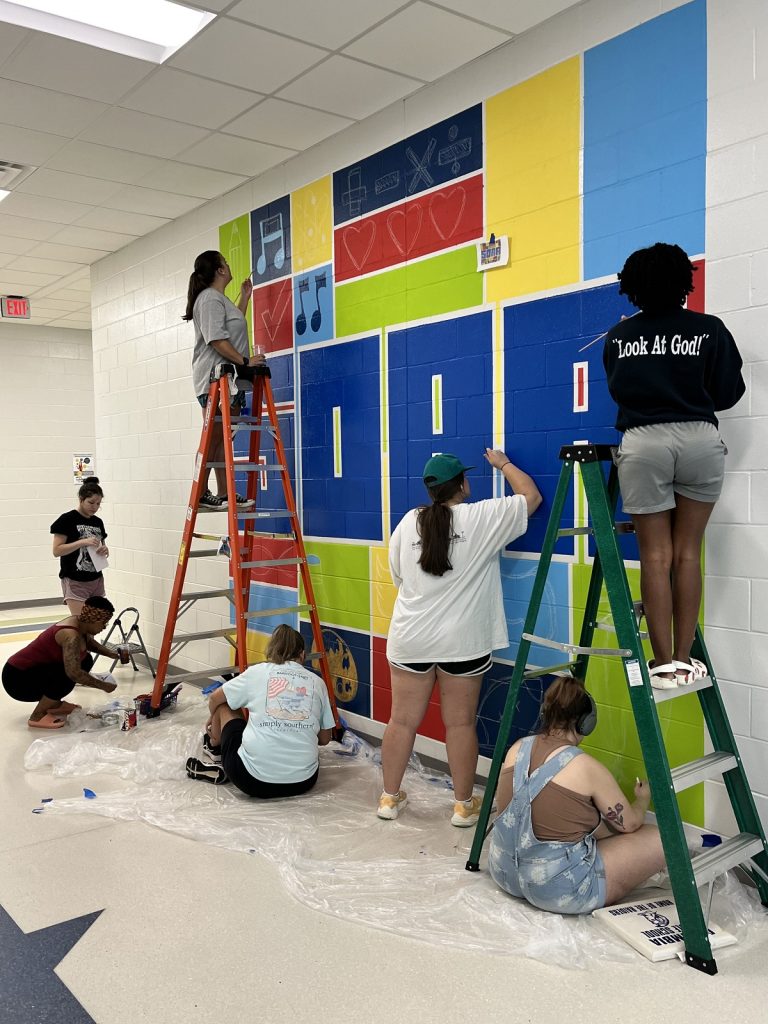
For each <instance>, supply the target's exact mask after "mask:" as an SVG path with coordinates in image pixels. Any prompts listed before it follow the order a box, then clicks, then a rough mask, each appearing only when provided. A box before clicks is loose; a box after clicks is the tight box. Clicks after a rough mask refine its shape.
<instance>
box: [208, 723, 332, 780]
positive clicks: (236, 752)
mask: <svg viewBox="0 0 768 1024" xmlns="http://www.w3.org/2000/svg"><path fill="white" fill-rule="evenodd" d="M246 724H247V723H246V721H245V719H244V718H233V719H232V721H231V722H227V724H226V725H225V726H224V728H223V729H222V730H221V767H222V768H223V769H224V771H225V772H226V773H227V776H228V778H229V780H230V782H234V784H235V785H236V786H237V788H238V789H239V790H240V791H241V792H242V793H245V795H246V796H257V797H259V799H260V800H271V799H273V798H274V797H281V796H299V794H300V793H306V792H307V791H308V790H310V789H312V787H313V786H314V784H315V783H316V782H317V776H318V774H319V771H320V769H319V768H318V769H316V771H315V774H314V775H312V776H311V778H309V779H304V781H303V782H262V781H261V780H260V779H257V778H255V777H254V776H253V775H251V773H250V772H249V771H248V769H247V768H246V767H245V765H244V764H243V761H242V758H241V757H240V746H241V745H242V742H243V733H244V732H245V726H246Z"/></svg>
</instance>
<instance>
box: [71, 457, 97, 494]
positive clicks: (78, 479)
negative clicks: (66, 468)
mask: <svg viewBox="0 0 768 1024" xmlns="http://www.w3.org/2000/svg"><path fill="white" fill-rule="evenodd" d="M72 475H73V477H74V479H75V485H76V486H77V487H79V486H80V484H81V483H82V482H83V480H85V479H86V478H87V477H89V476H96V460H95V459H94V457H93V456H92V455H73V456H72Z"/></svg>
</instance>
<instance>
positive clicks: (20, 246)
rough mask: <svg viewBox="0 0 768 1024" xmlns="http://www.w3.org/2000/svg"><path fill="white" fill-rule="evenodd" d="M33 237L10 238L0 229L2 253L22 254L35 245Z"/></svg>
mask: <svg viewBox="0 0 768 1024" xmlns="http://www.w3.org/2000/svg"><path fill="white" fill-rule="evenodd" d="M35 244H36V242H35V240H34V239H33V238H12V237H11V236H10V235H9V234H7V232H2V231H0V249H2V250H3V253H4V254H9V255H11V256H23V255H24V253H25V252H29V250H30V249H32V248H33V247H34V246H35Z"/></svg>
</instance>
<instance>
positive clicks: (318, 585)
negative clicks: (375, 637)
mask: <svg viewBox="0 0 768 1024" xmlns="http://www.w3.org/2000/svg"><path fill="white" fill-rule="evenodd" d="M306 548H307V554H308V555H316V556H317V557H318V558H319V559H320V564H319V565H310V570H309V571H310V573H311V575H312V587H313V589H314V592H315V601H316V602H317V609H318V612H319V615H320V618H321V620H322V621H323V622H333V623H335V624H336V625H337V626H350V627H351V628H352V629H359V630H362V631H364V632H366V633H369V632H370V631H371V586H370V569H369V558H368V548H367V547H364V546H362V545H359V544H333V543H329V542H325V541H307V542H306ZM302 600H303V595H302Z"/></svg>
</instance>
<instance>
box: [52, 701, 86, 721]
mask: <svg viewBox="0 0 768 1024" xmlns="http://www.w3.org/2000/svg"><path fill="white" fill-rule="evenodd" d="M81 710H82V707H81V705H80V704H70V703H69V701H68V700H63V701H62V702H61V707H58V708H56V709H55V710H53V711H51V712H49V714H52V715H53V716H54V717H58V716H59V715H71V714H72V712H73V711H81Z"/></svg>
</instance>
